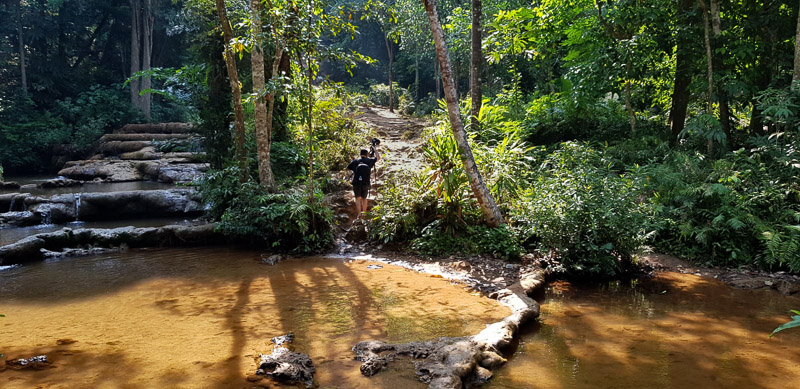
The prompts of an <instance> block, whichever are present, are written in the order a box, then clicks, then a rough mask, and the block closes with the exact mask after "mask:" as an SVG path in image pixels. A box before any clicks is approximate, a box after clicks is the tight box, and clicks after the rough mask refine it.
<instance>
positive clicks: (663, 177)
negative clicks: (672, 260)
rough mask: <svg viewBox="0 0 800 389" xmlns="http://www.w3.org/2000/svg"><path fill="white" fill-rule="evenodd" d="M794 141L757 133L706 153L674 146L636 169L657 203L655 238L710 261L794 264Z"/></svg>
mask: <svg viewBox="0 0 800 389" xmlns="http://www.w3.org/2000/svg"><path fill="white" fill-rule="evenodd" d="M795 142H796V141H791V140H786V141H784V140H781V141H780V142H778V141H777V140H776V139H772V140H770V139H768V138H762V139H755V140H754V141H753V142H751V145H750V149H749V150H745V149H741V150H738V151H735V152H732V153H729V154H728V155H726V158H725V159H720V160H715V161H710V160H707V159H706V158H705V157H704V156H703V155H702V154H699V153H697V152H695V153H682V152H675V153H672V154H670V155H669V156H668V157H667V158H665V159H664V160H663V161H662V162H661V163H657V164H652V165H650V166H646V167H643V168H641V169H639V171H638V172H637V174H639V175H640V176H641V177H642V179H643V181H644V182H646V188H647V190H648V191H649V192H650V193H652V194H653V195H652V196H651V197H650V201H651V202H652V203H653V204H654V205H655V207H656V208H655V209H656V211H657V212H656V214H655V215H654V219H653V220H654V226H655V229H656V232H657V234H656V236H655V238H656V239H655V244H656V246H657V247H658V248H659V249H660V250H663V251H665V252H670V253H673V254H676V255H679V256H683V257H687V258H691V259H695V260H701V261H704V262H705V263H706V264H708V265H722V266H743V265H751V264H752V265H756V266H759V267H763V268H768V269H789V270H791V271H794V272H797V271H800V231H798V228H800V227H797V224H798V223H800V183H799V182H798V180H797V178H796V176H797V169H798V167H800V165H798V162H800V154H798V152H797V151H795V150H797V146H800V145H798V144H796V143H795Z"/></svg>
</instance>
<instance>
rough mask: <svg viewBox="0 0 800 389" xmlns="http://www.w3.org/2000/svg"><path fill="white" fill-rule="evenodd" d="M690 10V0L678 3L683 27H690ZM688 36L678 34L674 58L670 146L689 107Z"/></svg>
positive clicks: (680, 128) (689, 55)
mask: <svg viewBox="0 0 800 389" xmlns="http://www.w3.org/2000/svg"><path fill="white" fill-rule="evenodd" d="M691 8H692V0H680V1H679V2H678V20H679V21H680V23H682V24H684V26H689V25H691V20H690V19H689V17H688V16H687V13H688V12H689V11H690V10H691ZM688 35H689V34H688V33H686V32H684V33H680V32H679V33H678V39H677V41H678V50H677V55H676V56H675V84H674V86H673V88H674V89H673V91H672V109H670V113H669V118H670V119H669V121H670V133H671V135H672V136H671V137H670V144H671V145H675V144H676V143H677V141H678V135H679V134H680V133H681V132H683V129H684V126H685V125H686V108H687V107H688V106H689V84H690V83H691V82H692V74H691V71H692V63H691V62H692V55H691V51H690V49H689V46H690V45H691V44H692V42H691V38H690V37H689V36H688Z"/></svg>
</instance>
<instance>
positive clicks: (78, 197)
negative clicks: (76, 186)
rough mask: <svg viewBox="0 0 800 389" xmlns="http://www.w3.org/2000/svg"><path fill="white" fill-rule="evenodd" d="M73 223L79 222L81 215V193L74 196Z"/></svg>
mask: <svg viewBox="0 0 800 389" xmlns="http://www.w3.org/2000/svg"><path fill="white" fill-rule="evenodd" d="M74 196H75V221H76V222H78V221H80V215H81V193H76V194H75V195H74Z"/></svg>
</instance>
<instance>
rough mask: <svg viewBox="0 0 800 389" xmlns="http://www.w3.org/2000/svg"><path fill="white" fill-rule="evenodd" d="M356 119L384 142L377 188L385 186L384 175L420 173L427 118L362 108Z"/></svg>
mask: <svg viewBox="0 0 800 389" xmlns="http://www.w3.org/2000/svg"><path fill="white" fill-rule="evenodd" d="M360 111H361V113H360V114H358V115H357V116H356V120H358V121H359V122H361V123H363V124H365V125H367V126H368V127H370V128H371V129H372V130H374V131H375V132H376V133H377V137H378V139H380V140H381V145H380V150H381V152H382V154H381V158H382V159H381V161H380V162H378V168H377V170H378V175H379V176H380V177H379V180H378V181H377V182H376V187H380V186H381V185H382V184H383V176H384V175H385V174H387V173H395V172H399V171H406V172H412V171H419V170H421V169H422V166H423V163H422V159H423V158H422V147H421V146H422V143H423V140H422V137H421V136H420V135H421V134H422V129H423V128H425V127H428V126H430V125H431V123H430V122H429V121H427V120H425V119H421V118H415V117H411V116H404V115H401V114H398V113H396V112H394V113H393V112H389V110H388V109H387V108H384V107H375V106H372V107H370V106H362V107H361V108H360Z"/></svg>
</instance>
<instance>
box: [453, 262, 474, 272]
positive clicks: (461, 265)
mask: <svg viewBox="0 0 800 389" xmlns="http://www.w3.org/2000/svg"><path fill="white" fill-rule="evenodd" d="M449 266H450V268H451V269H453V270H459V271H469V270H470V269H471V268H472V265H470V264H469V262H467V261H455V262H453V263H451V264H450V265H449Z"/></svg>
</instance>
